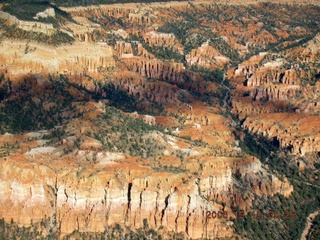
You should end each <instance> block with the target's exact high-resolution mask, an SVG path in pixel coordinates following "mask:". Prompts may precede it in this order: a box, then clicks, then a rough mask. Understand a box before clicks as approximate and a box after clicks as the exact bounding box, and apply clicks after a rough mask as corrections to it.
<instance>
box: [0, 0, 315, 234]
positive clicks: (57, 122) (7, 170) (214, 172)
mask: <svg viewBox="0 0 320 240" xmlns="http://www.w3.org/2000/svg"><path fill="white" fill-rule="evenodd" d="M294 2H295V3H296V2H297V1H294ZM298 2H299V3H302V2H301V1H298ZM223 3H225V1H224V2H223ZM229 3H230V5H225V4H222V5H220V4H218V5H217V4H212V3H209V2H208V3H203V2H194V3H192V4H191V3H188V2H167V3H152V4H142V5H139V4H136V3H130V4H115V5H101V6H88V7H74V8H61V9H62V10H64V11H66V12H67V13H69V14H70V16H71V17H72V18H73V19H74V21H65V22H63V24H62V23H61V24H60V25H59V30H61V31H63V32H64V33H67V34H68V35H69V36H72V37H73V38H74V42H73V43H72V44H66V43H62V44H60V45H59V46H53V45H49V44H47V43H44V42H42V43H38V42H36V41H35V39H31V40H30V39H20V38H17V37H15V38H14V37H12V38H3V39H2V40H1V42H0V73H1V74H2V73H3V75H4V80H3V82H0V87H1V89H0V90H1V91H0V93H1V96H0V100H1V102H0V107H1V110H2V107H3V106H6V104H8V103H12V102H15V103H18V102H19V100H20V99H27V100H24V101H25V105H23V107H21V108H19V109H20V110H21V111H22V112H23V110H24V109H28V107H30V106H32V107H33V108H32V109H33V110H32V111H37V110H39V109H42V108H43V109H44V112H45V113H46V114H47V115H48V116H50V117H48V118H46V119H45V120H43V121H44V122H46V121H50V122H52V124H51V125H50V126H49V127H43V126H44V125H39V126H37V128H34V129H32V130H30V129H27V130H25V131H20V132H19V131H18V132H17V131H13V130H12V129H9V128H2V126H1V125H0V127H1V128H0V130H1V135H0V154H1V155H0V166H1V167H0V205H1V208H0V218H4V219H5V221H6V222H10V221H11V219H12V220H13V221H14V222H16V223H17V224H19V225H20V226H30V225H31V224H33V223H42V222H48V223H47V224H43V226H42V227H41V230H42V231H43V232H44V235H46V236H48V233H49V232H50V231H51V232H52V231H53V232H56V233H57V234H58V235H59V236H60V237H63V236H66V235H68V234H71V233H73V232H74V231H78V232H97V233H101V232H104V231H105V229H106V227H109V226H115V224H120V225H121V226H122V227H128V228H130V229H133V230H135V229H139V228H143V227H144V222H145V220H146V221H147V223H148V226H149V227H150V229H156V230H158V229H160V228H162V227H163V229H164V230H163V231H164V232H165V233H169V232H171V231H173V232H175V233H182V235H183V236H185V237H186V238H192V239H216V238H229V237H230V238H232V237H235V236H237V235H236V233H235V232H234V226H233V222H234V220H235V218H236V216H235V214H234V209H240V210H243V211H244V212H245V213H246V214H247V213H248V212H250V210H251V209H252V208H253V205H254V200H255V199H257V198H262V199H266V198H268V197H272V196H275V195H276V196H277V194H280V195H282V196H284V197H286V198H289V197H290V196H292V193H293V192H294V191H295V189H294V188H293V186H292V184H291V183H290V181H289V180H288V179H287V178H286V177H285V176H282V175H281V174H279V173H276V172H273V171H272V170H271V169H269V167H268V165H267V163H266V162H264V161H262V159H258V158H257V157H254V156H251V155H250V154H252V153H250V154H249V153H248V152H246V148H245V147H243V144H245V132H246V131H247V132H248V133H250V134H254V135H255V136H257V137H263V138H264V139H265V140H266V141H269V143H270V144H272V147H274V148H275V149H278V150H279V149H280V150H283V151H285V152H286V153H288V156H289V154H290V157H291V158H292V159H296V158H297V159H298V158H303V159H304V157H306V156H307V157H308V159H310V162H311V163H312V164H313V162H314V161H315V160H314V159H315V156H318V155H319V149H320V135H319V134H320V133H319V129H320V126H319V123H320V119H319V112H320V99H319V93H320V85H319V82H318V79H319V74H320V71H319V67H318V65H317V62H318V61H319V56H320V55H319V46H320V45H319V34H316V33H315V32H314V31H317V29H313V28H314V27H309V28H308V27H306V26H305V27H300V26H296V22H294V26H292V25H290V24H291V23H290V21H289V20H288V23H284V22H281V23H279V26H278V25H277V27H272V26H265V25H266V23H265V22H264V21H265V19H264V18H263V17H264V16H262V15H261V16H262V17H261V16H258V15H257V14H253V13H250V12H248V11H247V10H246V6H247V2H246V1H244V2H243V1H242V2H239V1H236V0H234V1H233V0H231V1H229ZM233 3H237V4H235V5H234V4H233ZM239 3H240V4H239ZM285 3H289V4H290V3H291V2H290V1H285ZM314 3H317V1H314ZM250 4H251V2H250ZM250 6H251V8H253V9H255V10H256V11H258V10H259V11H262V9H263V8H264V7H265V6H266V5H261V4H260V5H259V4H258V3H257V4H254V5H250ZM290 6H291V5H290ZM302 6H304V5H302ZM300 7H301V6H300ZM301 8H303V7H301ZM278 10H279V11H282V10H281V8H279V9H278ZM297 11H298V10H297ZM299 11H302V10H301V9H300V10H299ZM310 11H311V10H310ZM173 12H174V13H175V14H176V15H175V14H173ZM189 12H192V14H193V15H194V16H193V15H192V16H193V18H194V19H193V18H191V17H190V16H189V15H188V13H189ZM314 12H315V11H311V12H310V15H311V16H313V17H316V15H315V13H314ZM280 13H281V12H276V13H275V14H280ZM250 14H252V15H250ZM297 14H298V13H294V15H293V16H292V18H296V17H297ZM37 16H38V18H44V17H53V18H55V17H57V12H52V10H50V9H47V10H45V11H43V12H40V13H39V14H38V15H37ZM277 16H278V15H277ZM0 17H1V18H8V19H9V20H8V21H9V23H8V24H9V25H10V24H11V23H10V21H19V22H17V23H18V24H20V25H19V27H20V28H21V29H24V30H26V31H32V30H34V29H32V28H27V27H26V25H23V24H22V23H21V22H20V20H18V19H17V20H15V18H12V17H11V16H8V15H7V14H3V13H0ZM186 18H187V21H186ZM279 19H280V18H279ZM288 19H290V18H289V17H288ZM175 21H179V23H180V25H179V26H181V28H182V27H185V29H183V30H181V29H180V28H179V29H178V30H177V29H176V28H175V26H172V25H170V24H172V23H174V22H175ZM193 21H194V22H193ZM279 21H280V20H279ZM185 23H188V24H190V26H191V25H192V26H191V27H190V26H189V25H188V24H186V26H184V25H183V24H185ZM191 23H192V24H191ZM21 24H22V25H21ZM28 24H29V25H30V24H31V23H30V22H29V23H28ZM28 24H27V25H28ZM275 24H276V23H275ZM29 25H28V26H29ZM200 25H201V27H200ZM37 26H38V27H37V28H36V30H35V31H34V32H36V33H37V32H41V33H43V34H45V35H46V36H51V35H52V33H51V30H50V29H51V25H50V26H47V25H45V24H44V23H43V24H42V23H39V25H37ZM164 26H165V27H167V28H168V29H164ZM169 27H170V28H169ZM44 29H45V30H44ZM53 30H54V31H56V30H57V29H53ZM304 36H311V37H310V39H309V38H308V39H307V40H305V42H303V43H301V44H297V43H299V41H300V40H301V39H304V38H303V37H304ZM292 39H294V40H292ZM273 49H276V50H273ZM8 78H10V83H9V81H7V82H6V81H5V79H8ZM66 79H67V80H66ZM2 89H3V91H4V92H5V94H3V93H2ZM53 92H54V94H53ZM26 94H31V96H30V98H24V97H25V96H26ZM28 96H29V95H28ZM61 102H63V103H62V104H61ZM115 109H117V110H118V111H117V110H115ZM230 113H231V114H232V115H231V114H230ZM1 116H2V115H1ZM23 116H24V117H25V118H27V117H28V116H29V115H23ZM29 117H30V116H29ZM12 119H13V118H11V120H12ZM40 120H42V119H40ZM40 120H39V121H40ZM12 121H13V120H12ZM8 124H9V123H8ZM45 126H47V125H45ZM45 128H46V130H44V129H45ZM141 129H142V130H141ZM256 151H258V150H257V149H256ZM275 151H276V150H275ZM272 154H274V153H271V151H270V156H269V157H271V155H272ZM255 155H257V154H255ZM309 157H310V158H309ZM304 160H305V159H304ZM301 162H302V163H303V164H301V168H304V167H308V166H309V165H312V164H310V163H309V165H308V161H304V162H303V161H302V160H301ZM208 211H209V212H213V211H216V212H219V211H220V212H223V213H225V214H226V217H220V218H216V219H208V218H207V213H208Z"/></svg>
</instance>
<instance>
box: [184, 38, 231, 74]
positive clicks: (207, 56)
mask: <svg viewBox="0 0 320 240" xmlns="http://www.w3.org/2000/svg"><path fill="white" fill-rule="evenodd" d="M186 61H187V63H188V64H189V65H191V66H192V65H197V66H200V67H206V68H221V67H224V66H225V65H226V64H227V63H228V62H229V61H230V59H229V58H227V57H225V56H223V55H222V54H221V53H220V52H219V51H217V50H216V49H215V48H213V47H211V46H210V45H209V43H208V42H205V43H203V44H202V46H201V47H199V48H197V49H193V50H192V51H191V52H190V53H189V54H187V55H186Z"/></svg>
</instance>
